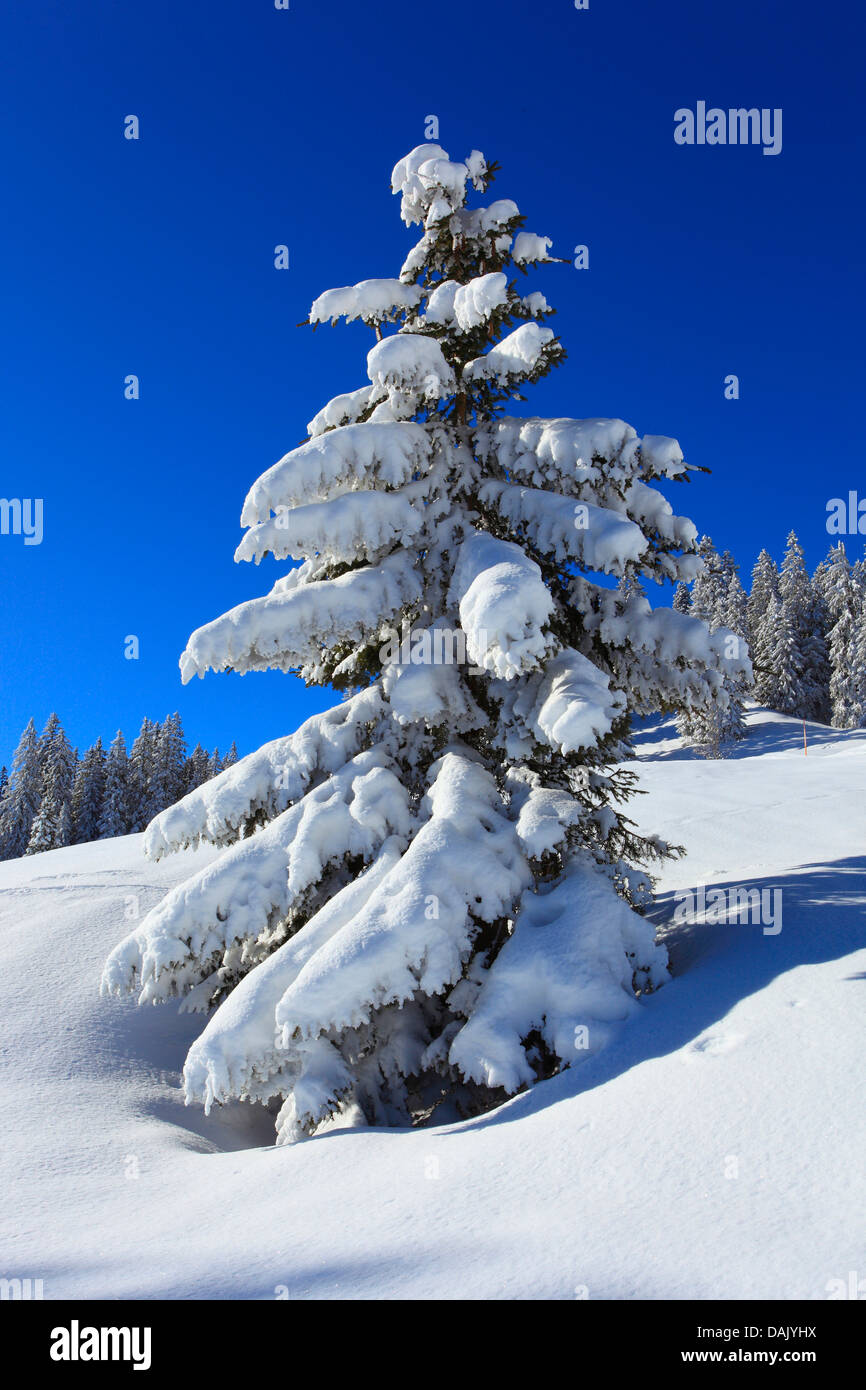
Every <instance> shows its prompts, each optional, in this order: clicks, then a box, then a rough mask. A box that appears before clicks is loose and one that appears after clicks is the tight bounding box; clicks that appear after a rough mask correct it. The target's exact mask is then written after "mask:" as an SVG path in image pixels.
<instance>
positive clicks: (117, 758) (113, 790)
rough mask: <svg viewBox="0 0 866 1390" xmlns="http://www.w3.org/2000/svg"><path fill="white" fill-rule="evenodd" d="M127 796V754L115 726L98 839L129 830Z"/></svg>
mask: <svg viewBox="0 0 866 1390" xmlns="http://www.w3.org/2000/svg"><path fill="white" fill-rule="evenodd" d="M130 796H131V791H130V784H129V757H128V756H127V752H126V743H125V741H124V738H123V734H122V733H121V731H120V729H118V731H117V733H116V734H115V736H114V739H113V740H112V744H111V747H110V748H109V750H108V753H107V755H106V758H105V785H104V789H103V794H102V809H101V811H100V813H99V823H98V827H97V829H98V835H99V839H100V840H112V839H114V837H115V836H116V835H127V834H128V833H129V830H130V825H131V820H132V814H131V810H130Z"/></svg>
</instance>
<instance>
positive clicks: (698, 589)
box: [676, 536, 748, 758]
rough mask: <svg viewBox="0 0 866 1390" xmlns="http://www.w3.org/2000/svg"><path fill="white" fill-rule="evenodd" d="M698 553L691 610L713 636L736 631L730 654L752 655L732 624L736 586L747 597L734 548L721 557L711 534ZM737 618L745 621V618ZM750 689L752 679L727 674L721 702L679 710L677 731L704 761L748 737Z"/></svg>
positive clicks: (730, 673)
mask: <svg viewBox="0 0 866 1390" xmlns="http://www.w3.org/2000/svg"><path fill="white" fill-rule="evenodd" d="M698 554H699V556H700V558H701V562H702V568H701V572H700V573H699V574H698V576H697V578H696V579H695V582H694V584H693V585H692V592H691V604H690V607H689V612H690V613H691V614H692V616H693V617H696V618H700V619H701V621H702V622H704V623H706V625H707V626H708V628H709V629H710V631H711V632H718V631H719V630H720V629H723V628H727V629H730V630H731V631H733V633H734V635H735V636H736V637H737V639H738V640H737V641H736V642H735V643H734V644H733V645H732V646H731V651H730V654H731V656H734V657H739V656H743V657H747V655H748V646H747V643H746V641H745V638H744V635H743V633H742V632H741V631H739V630H738V629H737V628H734V627H733V625H732V624H731V623H730V622H729V617H730V616H731V614H730V611H729V610H730V606H731V605H730V597H731V592H732V587H733V586H734V585H736V586H737V588H738V589H739V590H740V592H741V593H742V586H741V585H740V582H739V578H738V576H737V565H736V563H735V561H734V558H733V556H732V555H731V553H730V551H729V550H726V551H725V552H724V554H723V555H719V553H718V551H717V550H716V548H715V546H714V545H713V542H712V540H711V538H710V537H709V536H702V537H701V541H700V544H699V546H698ZM735 616H737V619H738V621H740V622H741V623H742V615H741V614H739V613H737V614H736V615H735ZM747 689H748V681H747V679H746V678H745V677H744V676H743V675H742V674H741V673H740V672H739V671H731V672H728V673H726V674H725V676H724V679H723V681H722V687H721V694H720V697H719V699H718V700H717V701H714V702H713V703H712V704H708V705H698V706H696V707H693V706H690V705H685V706H683V707H682V708H681V709H680V710H678V712H677V721H676V723H677V732H678V733H679V734H680V736H681V737H682V738H684V739H686V740H687V741H688V742H690V743H694V744H695V745H697V746H698V747H699V748H700V749H701V750H702V751H703V754H704V756H705V757H709V758H719V757H722V756H723V755H724V754H725V751H726V748H727V745H728V744H729V743H731V742H732V741H733V740H735V739H739V738H743V737H744V736H745V732H746V726H745V723H744V720H743V708H744V700H745V697H746V693H747Z"/></svg>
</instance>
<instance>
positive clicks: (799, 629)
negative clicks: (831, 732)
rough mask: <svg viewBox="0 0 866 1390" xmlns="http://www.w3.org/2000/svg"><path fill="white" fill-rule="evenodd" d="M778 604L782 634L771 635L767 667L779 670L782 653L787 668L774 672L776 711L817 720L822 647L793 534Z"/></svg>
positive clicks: (822, 690) (823, 676)
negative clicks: (776, 680) (781, 619)
mask: <svg viewBox="0 0 866 1390" xmlns="http://www.w3.org/2000/svg"><path fill="white" fill-rule="evenodd" d="M779 601H780V613H781V615H782V616H783V618H784V623H783V629H784V631H783V632H781V633H777V634H775V635H771V642H772V644H773V646H772V651H773V655H772V656H771V661H770V664H771V665H772V666H773V667H774V668H775V669H777V670H778V669H779V667H778V663H779V661H781V660H782V659H783V652H785V651H787V653H788V655H787V657H786V658H785V659H786V661H787V665H786V667H785V668H784V670H779V676H778V680H779V683H780V684H779V688H778V691H777V696H776V700H777V703H776V705H775V708H776V709H778V710H780V711H781V713H782V714H793V715H797V716H799V717H800V718H802V719H819V718H820V717H821V715H822V713H824V712H825V706H826V688H827V682H828V665H827V647H826V642H825V639H824V634H823V631H822V626H821V624H820V620H819V614H818V612H817V609H816V603H815V593H814V590H813V587H812V581H811V580H810V578H809V572H808V570H807V569H806V561H805V558H804V556H803V548H802V546H801V545H800V542H799V541H798V539H797V536H796V533H795V532H794V531H791V533H790V534H789V536H788V541H787V546H786V548H785V556H784V559H783V561H782V570H781V574H780V577H779Z"/></svg>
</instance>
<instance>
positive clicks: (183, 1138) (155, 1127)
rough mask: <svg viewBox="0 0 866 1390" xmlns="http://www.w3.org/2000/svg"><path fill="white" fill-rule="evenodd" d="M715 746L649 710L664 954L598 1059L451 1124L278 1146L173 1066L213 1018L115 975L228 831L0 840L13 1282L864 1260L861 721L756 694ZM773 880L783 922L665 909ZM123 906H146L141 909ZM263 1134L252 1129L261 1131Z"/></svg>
mask: <svg viewBox="0 0 866 1390" xmlns="http://www.w3.org/2000/svg"><path fill="white" fill-rule="evenodd" d="M749 723H750V735H749V738H748V740H747V741H746V743H745V745H744V746H743V747H741V748H740V749H738V751H737V754H736V755H735V757H733V758H732V759H730V760H727V761H723V762H706V761H703V760H701V759H696V758H694V757H693V756H691V755H690V754H688V753H686V752H685V750H683V749H682V747H681V745H680V744H679V743H678V742H677V740H676V738H675V737H674V736H673V733H672V729H671V726H670V725H669V724H665V725H657V726H654V725H648V726H647V727H646V728H645V729H644V730H643V732H642V734H641V737H640V740H639V745H638V752H639V760H638V762H637V763H636V766H637V767H638V769H639V771H640V774H641V779H642V785H643V787H644V788H645V789H646V790H647V791H648V793H649V794H648V795H647V796H645V797H642V798H638V799H637V800H636V802H634V803H632V805H633V808H634V809H633V810H632V814H633V815H634V816H635V817H636V818H638V819H639V820H640V823H641V825H642V827H644V828H647V829H653V830H656V831H658V832H659V833H661V834H663V835H665V836H666V837H668V838H669V839H672V840H674V841H679V842H681V843H682V844H684V845H685V846H686V847H687V849H688V857H687V858H686V859H684V860H682V861H680V862H678V863H673V864H672V865H670V866H669V867H668V869H667V871H666V873H665V876H664V879H663V881H662V883H661V885H660V893H661V897H660V901H659V903H658V906H657V909H656V916H657V918H658V920H659V923H660V924H666V925H665V930H666V932H667V939H668V945H669V947H670V949H671V953H672V961H673V967H674V971H675V976H676V978H675V979H674V981H673V983H671V984H670V985H668V986H667V987H665V988H664V989H663V990H661V991H659V992H658V993H656V994H655V995H653V996H651V997H650V998H649V999H647V1000H645V1001H644V1002H643V1004H642V1005H641V1008H640V1009H639V1011H638V1014H637V1016H636V1017H635V1019H634V1020H632V1021H631V1022H629V1023H628V1024H627V1025H625V1026H624V1027H623V1028H622V1030H621V1032H620V1034H619V1036H618V1038H617V1040H615V1041H614V1042H613V1043H612V1044H611V1045H610V1046H609V1047H608V1048H607V1049H606V1050H605V1051H604V1052H602V1053H601V1054H599V1055H598V1056H596V1057H594V1058H593V1059H591V1060H589V1061H587V1062H585V1063H584V1064H583V1065H582V1066H579V1067H575V1068H573V1069H571V1070H569V1071H567V1072H566V1073H564V1074H563V1075H562V1076H560V1077H558V1078H556V1079H555V1080H553V1081H551V1082H548V1083H546V1084H545V1085H543V1086H540V1087H537V1088H536V1089H535V1090H534V1091H533V1092H532V1093H531V1094H527V1095H521V1096H517V1097H516V1098H515V1099H514V1100H512V1101H511V1102H510V1103H509V1104H508V1105H507V1106H505V1107H504V1108H503V1109H502V1110H500V1111H498V1112H496V1113H495V1114H492V1115H488V1116H486V1117H483V1118H481V1119H477V1120H474V1121H471V1122H467V1123H465V1124H463V1125H461V1126H457V1127H455V1128H451V1129H447V1130H446V1129H438V1130H427V1131H411V1132H405V1131H382V1130H368V1131H357V1130H341V1131H335V1132H333V1133H331V1134H328V1135H325V1136H322V1137H320V1138H317V1139H314V1140H311V1141H309V1142H307V1143H301V1144H297V1145H295V1146H292V1147H289V1148H283V1149H275V1148H272V1147H270V1145H271V1141H272V1136H273V1121H272V1119H271V1117H270V1116H267V1115H257V1113H256V1111H255V1110H251V1109H250V1108H249V1107H235V1108H232V1109H224V1110H221V1111H215V1113H214V1114H213V1115H212V1116H211V1117H210V1119H205V1118H204V1116H203V1115H202V1114H201V1112H200V1111H199V1110H197V1109H186V1108H184V1106H183V1104H182V1101H181V1099H180V1093H179V1088H178V1082H179V1073H180V1069H181V1067H182V1064H183V1060H184V1057H185V1055H186V1050H187V1047H188V1045H189V1043H190V1042H191V1041H192V1039H193V1038H194V1037H195V1036H196V1035H197V1034H198V1033H199V1032H200V1030H201V1027H202V1019H201V1018H200V1017H189V1016H185V1015H179V1014H178V1013H177V1012H176V1009H175V1008H174V1006H173V1005H163V1006H160V1007H158V1008H152V1009H138V1008H136V1007H135V1005H134V1004H132V1003H127V1002H125V1001H118V1000H116V999H111V1000H100V998H99V996H98V984H99V977H100V972H101V969H102V965H103V962H104V959H105V957H106V955H107V954H108V952H109V950H110V949H111V947H112V946H113V945H114V944H115V943H116V942H117V941H119V940H120V939H121V938H122V937H123V936H124V935H125V933H126V932H127V931H128V930H129V918H128V917H126V916H125V913H127V912H131V911H133V910H134V909H135V908H136V907H137V909H138V911H139V912H140V913H143V912H144V911H146V910H147V909H148V908H149V907H151V906H152V905H153V904H154V903H155V902H157V901H158V900H159V898H160V896H161V895H162V894H163V893H165V892H166V891H167V890H168V888H169V887H171V886H172V885H174V884H175V883H178V882H180V881H182V880H183V879H184V878H186V877H187V876H188V875H189V872H190V869H191V867H196V866H198V865H200V864H204V863H205V862H207V859H208V857H209V856H210V855H212V853H213V852H212V851H210V850H206V851H197V852H195V854H192V853H186V854H183V855H180V856H175V857H173V858H169V859H167V860H163V861H162V862H161V863H159V864H156V865H154V864H151V863H149V862H148V861H146V860H145V859H144V858H143V855H142V850H141V845H142V837H141V836H130V837H128V838H126V839H122V840H115V841H111V842H102V843H99V844H95V845H86V846H81V847H77V848H74V849H67V850H56V851H52V852H50V853H47V854H42V855H39V856H37V857H34V858H31V859H28V860H19V861H14V862H12V863H8V864H0V1056H2V1062H3V1071H2V1090H0V1104H2V1115H3V1144H2V1161H3V1172H2V1181H3V1191H4V1193H5V1195H6V1200H5V1202H4V1204H3V1210H2V1214H0V1275H4V1276H6V1277H14V1276H18V1277H31V1278H42V1279H43V1280H44V1283H45V1296H46V1297H48V1298H52V1297H87V1298H125V1297H132V1296H145V1297H177V1298H180V1297H187V1298H188V1297H220V1298H232V1297H252V1298H273V1297H275V1296H286V1295H287V1296H289V1297H292V1298H295V1297H312V1298H322V1297H324V1298H350V1297H363V1298H375V1297H385V1298H390V1297H410V1298H431V1297H445V1298H471V1297H481V1298H515V1297H516V1298H539V1297H545V1298H547V1297H552V1298H574V1297H576V1296H578V1297H580V1296H588V1297H590V1298H671V1297H672V1298H708V1297H723V1298H758V1297H783V1298H803V1297H805V1298H813V1297H814V1298H822V1297H826V1296H827V1284H828V1281H829V1280H832V1279H847V1277H848V1274H849V1271H851V1270H857V1271H859V1277H861V1278H862V1277H863V1276H864V1275H866V1250H864V1244H866V1242H864V1227H866V1217H864V1212H866V1177H864V1172H863V1163H862V1154H863V1152H864V1147H866V1119H864V1106H863V1104H862V1100H861V1090H862V1086H861V1082H860V1078H861V1076H862V1057H863V1054H864V1048H866V1009H864V991H866V879H864V870H866V837H864V830H866V812H864V796H863V789H864V784H866V733H847V734H841V733H836V732H833V731H831V730H827V729H824V728H822V727H820V726H810V729H809V737H810V747H809V754H808V757H805V756H804V753H803V745H802V726H801V724H799V723H798V722H797V721H794V720H789V719H785V718H783V717H782V716H778V715H768V714H766V713H765V712H763V711H756V712H753V713H752V714H751V715H750V720H749ZM701 882H705V883H706V884H707V885H708V886H725V887H727V886H744V887H750V888H781V889H782V892H783V898H782V903H783V925H782V930H781V931H780V932H779V933H778V934H775V935H772V934H765V933H764V931H763V930H762V927H761V926H760V925H742V926H733V925H681V926H671V917H672V912H673V907H674V902H673V899H672V896H671V895H672V894H673V893H674V891H675V890H678V889H680V890H682V889H686V888H692V887H694V886H695V885H697V884H700V883H701ZM132 900H137V902H133V901H132ZM257 1146H260V1147H257Z"/></svg>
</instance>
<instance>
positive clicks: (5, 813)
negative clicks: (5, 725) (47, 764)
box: [0, 719, 42, 859]
mask: <svg viewBox="0 0 866 1390" xmlns="http://www.w3.org/2000/svg"><path fill="white" fill-rule="evenodd" d="M41 799H42V764H41V758H40V753H39V740H38V738H37V735H36V728H35V725H34V723H33V720H32V719H31V720H29V721H28V724H27V728H26V729H25V730H24V732H23V734H22V735H21V739H20V741H19V743H18V747H17V749H16V750H15V756H14V758H13V759H12V776H11V778H10V781H9V785H8V786H7V788H6V792H5V795H4V797H3V802H2V805H0V854H2V857H3V858H4V859H18V858H19V857H20V856H21V855H22V854H24V853H25V851H26V849H27V845H28V843H29V840H30V832H31V830H32V828H33V821H34V819H35V817H36V813H37V811H38V810H39V803H40V801H41Z"/></svg>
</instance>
